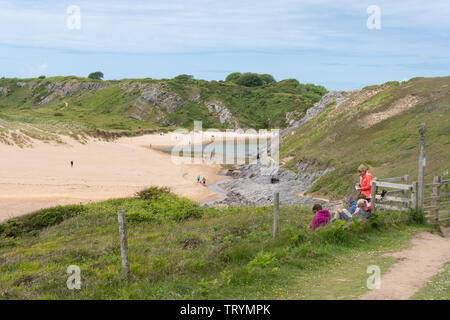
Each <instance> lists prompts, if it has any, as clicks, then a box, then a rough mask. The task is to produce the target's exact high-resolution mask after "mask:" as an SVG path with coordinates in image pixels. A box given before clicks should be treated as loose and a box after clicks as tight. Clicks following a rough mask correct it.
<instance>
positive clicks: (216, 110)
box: [205, 100, 239, 128]
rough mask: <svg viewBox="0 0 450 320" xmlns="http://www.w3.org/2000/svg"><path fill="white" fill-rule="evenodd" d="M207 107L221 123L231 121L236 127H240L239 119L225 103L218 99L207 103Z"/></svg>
mask: <svg viewBox="0 0 450 320" xmlns="http://www.w3.org/2000/svg"><path fill="white" fill-rule="evenodd" d="M205 105H206V107H207V108H208V111H209V113H211V114H213V115H214V116H215V117H217V118H218V119H219V121H220V123H225V122H227V123H229V124H231V125H232V126H233V127H234V128H238V127H239V122H238V120H237V119H236V118H235V117H234V116H233V114H232V113H231V112H230V110H228V108H227V107H225V105H224V104H223V103H222V102H221V101H218V100H215V101H211V102H207V103H205Z"/></svg>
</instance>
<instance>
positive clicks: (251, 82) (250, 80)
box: [236, 72, 263, 87]
mask: <svg viewBox="0 0 450 320" xmlns="http://www.w3.org/2000/svg"><path fill="white" fill-rule="evenodd" d="M236 83H237V84H239V85H241V86H245V87H258V86H262V85H263V81H262V80H261V78H260V77H259V76H258V74H256V73H250V72H247V73H244V74H243V75H242V76H240V77H239V79H237V80H236Z"/></svg>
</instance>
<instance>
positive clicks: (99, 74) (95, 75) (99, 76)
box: [88, 71, 103, 80]
mask: <svg viewBox="0 0 450 320" xmlns="http://www.w3.org/2000/svg"><path fill="white" fill-rule="evenodd" d="M88 78H89V79H94V80H102V79H103V72H100V71H96V72H92V73H90V74H89V75H88Z"/></svg>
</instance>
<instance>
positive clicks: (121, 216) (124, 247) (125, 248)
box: [117, 210, 130, 279]
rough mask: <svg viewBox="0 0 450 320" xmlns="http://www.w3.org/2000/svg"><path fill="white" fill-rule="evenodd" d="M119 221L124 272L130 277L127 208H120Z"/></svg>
mask: <svg viewBox="0 0 450 320" xmlns="http://www.w3.org/2000/svg"><path fill="white" fill-rule="evenodd" d="M117 218H118V221H119V233H120V252H121V255H122V272H123V275H124V276H125V277H126V278H127V279H128V277H129V275H130V264H129V262H128V241H127V229H126V225H125V222H126V221H125V210H119V211H118V215H117Z"/></svg>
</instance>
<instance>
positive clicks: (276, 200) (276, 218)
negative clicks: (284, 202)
mask: <svg viewBox="0 0 450 320" xmlns="http://www.w3.org/2000/svg"><path fill="white" fill-rule="evenodd" d="M279 206H280V193H279V192H275V194H274V195H273V238H274V239H276V238H277V237H278V234H279V233H280V207H279Z"/></svg>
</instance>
